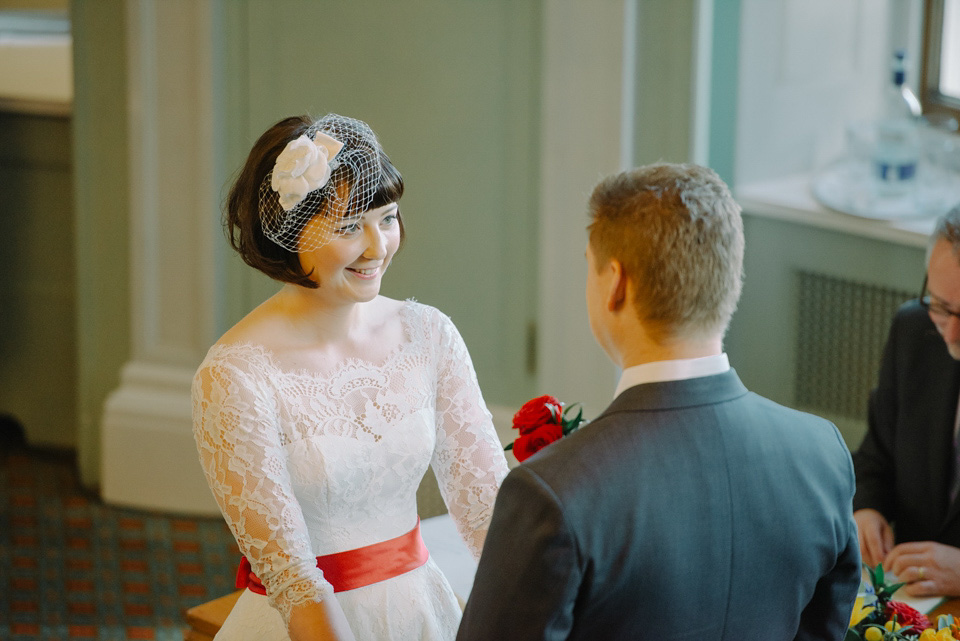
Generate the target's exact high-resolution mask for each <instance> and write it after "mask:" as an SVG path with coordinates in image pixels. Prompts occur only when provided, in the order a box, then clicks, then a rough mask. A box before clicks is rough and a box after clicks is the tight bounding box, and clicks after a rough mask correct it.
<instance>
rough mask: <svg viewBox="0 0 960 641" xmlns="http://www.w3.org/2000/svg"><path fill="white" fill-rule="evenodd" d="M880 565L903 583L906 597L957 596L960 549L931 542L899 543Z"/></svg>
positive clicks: (959, 579) (959, 590) (959, 573)
mask: <svg viewBox="0 0 960 641" xmlns="http://www.w3.org/2000/svg"><path fill="white" fill-rule="evenodd" d="M883 567H885V568H886V569H888V570H889V571H891V572H893V573H894V574H896V575H897V580H898V581H903V582H905V583H906V584H907V585H905V586H904V588H903V589H904V590H905V591H906V593H907V594H909V595H910V596H934V595H943V596H958V595H960V548H955V547H952V546H950V545H944V544H942V543H934V542H933V541H914V542H911V543H901V544H900V545H898V546H896V547H895V548H893V550H891V551H890V554H889V555H887V558H886V559H884V561H883Z"/></svg>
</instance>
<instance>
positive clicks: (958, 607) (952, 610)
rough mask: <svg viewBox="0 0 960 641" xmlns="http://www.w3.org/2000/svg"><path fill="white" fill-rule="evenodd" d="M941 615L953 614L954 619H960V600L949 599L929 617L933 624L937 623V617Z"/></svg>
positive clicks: (932, 611)
mask: <svg viewBox="0 0 960 641" xmlns="http://www.w3.org/2000/svg"><path fill="white" fill-rule="evenodd" d="M941 614H952V615H953V616H954V618H960V598H957V599H947V600H946V601H944V602H943V603H941V604H940V605H938V606H937V607H935V608H934V609H933V610H931V611H930V614H928V615H927V618H928V619H930V622H931V623H936V621H937V617H938V616H940V615H941Z"/></svg>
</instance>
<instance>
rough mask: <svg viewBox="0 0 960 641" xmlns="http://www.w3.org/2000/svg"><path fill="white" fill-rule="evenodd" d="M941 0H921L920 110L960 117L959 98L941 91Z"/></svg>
mask: <svg viewBox="0 0 960 641" xmlns="http://www.w3.org/2000/svg"><path fill="white" fill-rule="evenodd" d="M943 9H944V0H924V17H923V64H922V67H921V70H920V104H921V105H922V106H923V113H925V114H927V113H930V114H945V115H950V116H953V117H954V118H957V119H958V120H960V99H958V98H954V97H952V96H947V95H944V94H942V93H940V47H941V43H942V40H943Z"/></svg>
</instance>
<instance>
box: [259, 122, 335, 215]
mask: <svg viewBox="0 0 960 641" xmlns="http://www.w3.org/2000/svg"><path fill="white" fill-rule="evenodd" d="M342 148H343V143H342V142H340V141H339V140H337V139H336V138H333V137H331V136H328V135H327V134H325V133H323V132H322V131H318V132H317V133H316V135H314V137H313V140H310V138H308V137H307V136H306V135H305V134H304V135H302V136H300V137H299V138H297V139H296V140H291V141H290V142H288V143H287V146H286V147H284V148H283V151H281V152H280V155H279V156H277V162H276V164H274V166H273V173H272V175H271V176H270V188H271V189H273V191H275V192H277V194H278V195H279V196H280V206H281V207H283V210H284V211H290V210H291V209H293V208H294V207H296V206H297V205H299V204H300V201H302V200H303V199H304V198H305V197H306V195H307V194H309V193H310V192H311V191H316V190H317V189H320V188H321V187H323V186H324V185H326V184H327V181H328V180H330V172H331V171H332V170H333V169H334V168H336V160H335V159H336V156H337V154H338V153H340V150H341V149H342Z"/></svg>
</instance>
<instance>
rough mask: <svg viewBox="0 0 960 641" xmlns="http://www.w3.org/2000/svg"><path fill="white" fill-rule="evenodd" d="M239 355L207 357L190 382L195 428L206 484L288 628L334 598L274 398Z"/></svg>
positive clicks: (249, 364) (253, 369) (248, 363)
mask: <svg viewBox="0 0 960 641" xmlns="http://www.w3.org/2000/svg"><path fill="white" fill-rule="evenodd" d="M254 371H255V366H254V367H252V366H251V363H250V362H249V361H246V360H245V359H243V358H242V357H240V356H237V355H235V354H234V355H231V356H230V357H229V358H226V357H225V358H221V359H210V358H208V360H207V361H206V362H205V363H204V364H203V365H202V366H201V368H200V369H199V370H198V371H197V374H196V376H195V378H194V381H193V431H194V438H195V439H196V442H197V449H198V450H199V453H200V463H201V465H202V466H203V470H204V473H205V474H206V477H207V483H208V484H209V485H210V489H211V490H212V492H213V495H214V498H216V500H217V503H218V504H219V505H220V510H221V512H223V516H224V518H225V519H226V522H227V525H229V526H230V529H231V530H232V531H233V535H234V537H236V539H237V544H238V545H239V547H240V550H241V552H243V554H244V555H245V556H246V557H247V559H248V560H249V561H250V565H251V567H252V568H253V571H254V572H255V573H256V574H257V576H258V577H259V578H260V580H261V582H262V583H263V585H264V588H266V591H267V595H268V596H269V599H270V603H271V605H273V607H274V608H276V609H277V610H278V611H279V612H280V614H281V615H282V616H283V618H284V621H286V622H288V623H289V619H290V611H291V610H292V609H293V607H294V606H296V605H300V604H302V603H306V602H310V601H313V602H319V601H322V600H323V599H324V598H327V597H328V596H330V595H331V594H333V588H332V586H331V585H330V584H329V583H328V582H327V581H325V580H324V578H323V573H322V572H321V571H320V570H319V569H318V568H317V566H316V557H315V556H314V555H313V552H312V550H311V546H310V539H309V536H308V533H307V528H306V524H305V522H304V519H303V513H302V512H301V510H300V506H299V504H298V503H297V500H296V497H295V496H294V494H293V490H292V485H291V481H290V476H289V472H288V469H287V464H286V456H285V455H284V452H283V449H282V447H281V442H280V432H279V428H278V426H277V421H276V410H275V399H274V398H273V397H272V395H271V393H270V392H269V387H268V386H265V385H264V384H263V383H258V382H257V381H256V376H255V375H254V373H253V372H254Z"/></svg>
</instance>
